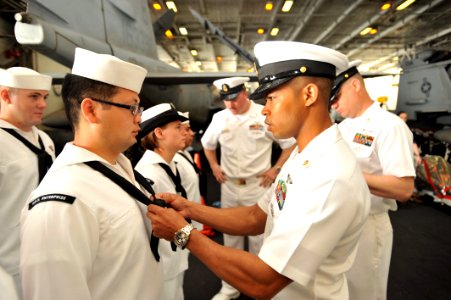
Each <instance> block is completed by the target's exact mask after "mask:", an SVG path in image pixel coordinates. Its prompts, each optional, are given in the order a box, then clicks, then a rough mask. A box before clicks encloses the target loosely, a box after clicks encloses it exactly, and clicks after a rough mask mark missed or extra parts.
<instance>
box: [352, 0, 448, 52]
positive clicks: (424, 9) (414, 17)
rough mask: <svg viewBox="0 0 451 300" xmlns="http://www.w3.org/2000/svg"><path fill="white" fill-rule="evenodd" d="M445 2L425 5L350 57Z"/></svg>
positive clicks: (441, 0) (438, 1)
mask: <svg viewBox="0 0 451 300" xmlns="http://www.w3.org/2000/svg"><path fill="white" fill-rule="evenodd" d="M443 1H444V0H435V1H433V2H431V3H429V4H426V5H423V6H422V7H420V8H419V9H417V10H416V11H414V12H412V13H411V14H410V15H408V16H407V17H406V18H405V19H402V20H400V21H399V22H397V23H396V24H395V25H393V26H391V27H389V28H387V29H385V30H384V31H382V32H381V33H379V34H378V35H377V36H375V37H374V38H372V39H371V40H369V41H368V42H367V43H365V44H362V45H360V46H359V47H358V48H357V49H354V50H351V51H349V52H348V54H347V55H348V56H352V55H354V54H356V53H358V52H360V51H362V49H364V48H366V47H367V46H369V45H370V44H372V43H374V42H376V41H378V40H380V39H381V38H383V37H385V36H386V35H388V34H390V33H392V32H393V31H394V30H396V29H398V28H399V27H401V26H403V25H405V24H407V23H408V22H410V21H412V20H414V19H416V18H418V16H419V15H421V14H422V13H423V12H425V11H426V10H428V9H431V8H433V7H434V6H436V5H438V4H440V3H442V2H443Z"/></svg>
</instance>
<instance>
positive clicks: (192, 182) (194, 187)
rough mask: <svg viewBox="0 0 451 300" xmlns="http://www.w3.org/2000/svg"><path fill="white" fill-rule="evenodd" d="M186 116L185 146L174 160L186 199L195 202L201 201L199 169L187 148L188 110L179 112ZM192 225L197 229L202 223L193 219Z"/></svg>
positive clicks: (189, 139)
mask: <svg viewBox="0 0 451 300" xmlns="http://www.w3.org/2000/svg"><path fill="white" fill-rule="evenodd" d="M181 114H182V115H183V116H184V117H186V118H187V120H186V121H183V122H182V128H183V129H184V130H185V146H184V149H182V150H180V151H178V152H177V153H176V154H175V156H174V161H175V162H176V163H177V169H178V170H179V172H180V177H181V179H182V185H183V187H184V188H185V190H186V195H187V197H188V199H190V200H191V201H194V202H196V203H202V200H201V194H200V186H199V173H200V170H199V168H198V166H197V165H196V163H195V162H194V159H193V157H192V156H191V153H190V152H189V151H188V149H189V148H190V147H191V144H192V143H193V139H194V132H193V130H192V129H191V125H190V121H189V112H185V113H181ZM192 223H193V226H194V227H196V228H197V229H199V230H202V224H200V223H199V222H196V221H193V222H192Z"/></svg>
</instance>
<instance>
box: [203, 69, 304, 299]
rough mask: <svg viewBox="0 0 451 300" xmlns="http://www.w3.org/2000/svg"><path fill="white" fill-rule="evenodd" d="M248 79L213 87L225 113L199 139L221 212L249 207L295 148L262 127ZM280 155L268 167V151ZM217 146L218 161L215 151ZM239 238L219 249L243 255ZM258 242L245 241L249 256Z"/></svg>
mask: <svg viewBox="0 0 451 300" xmlns="http://www.w3.org/2000/svg"><path fill="white" fill-rule="evenodd" d="M247 81H249V77H230V78H224V79H219V80H216V81H214V82H213V84H214V85H215V86H216V88H218V89H219V91H220V92H219V93H220V95H221V99H222V100H223V101H224V105H225V106H226V109H224V110H222V111H220V112H218V113H216V114H214V115H213V119H212V121H211V123H210V125H209V126H208V128H207V130H206V131H205V133H204V135H203V136H202V140H201V142H202V145H203V147H204V153H205V156H206V157H207V160H208V162H209V164H210V167H211V169H212V172H213V175H214V176H215V178H216V180H217V181H218V182H219V183H221V207H224V208H226V207H239V206H251V205H254V204H255V203H256V202H257V201H258V200H259V199H260V198H262V197H263V196H264V195H265V194H266V192H267V190H268V187H269V186H270V185H271V184H272V183H273V182H274V179H275V178H276V176H277V173H278V172H279V171H280V168H281V167H282V165H283V164H284V162H285V161H286V159H287V158H288V156H289V155H290V153H291V151H292V150H293V148H294V146H293V145H294V143H295V140H294V138H289V139H276V138H275V137H274V136H273V135H272V133H271V132H270V131H268V128H267V127H268V126H267V125H266V124H265V122H264V116H263V115H262V109H263V105H261V104H258V103H255V102H254V101H252V100H249V99H248V93H247V91H246V87H245V83H246V82H247ZM274 142H276V143H278V144H279V145H280V147H281V148H282V149H283V150H282V153H281V154H280V157H279V159H278V160H277V162H276V163H275V164H274V166H271V151H272V145H273V143H274ZM218 144H220V146H221V158H220V161H218V159H217V157H216V148H217V146H218ZM244 238H245V237H244V236H237V235H229V234H224V245H225V246H228V247H233V248H236V249H244V244H245V243H244ZM262 238H263V237H262V236H250V237H248V245H249V251H250V252H251V253H254V254H257V253H258V252H259V251H260V247H261V243H262ZM238 296H239V292H238V291H237V290H236V289H235V288H233V287H232V286H230V285H229V284H228V283H227V282H225V281H223V282H222V288H221V290H220V291H219V292H218V294H217V295H216V296H215V297H213V299H214V300H228V299H234V298H236V297H238Z"/></svg>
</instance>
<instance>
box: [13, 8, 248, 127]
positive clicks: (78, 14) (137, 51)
mask: <svg viewBox="0 0 451 300" xmlns="http://www.w3.org/2000/svg"><path fill="white" fill-rule="evenodd" d="M171 13H172V11H170V13H169V14H166V15H164V16H163V17H161V18H160V19H159V20H157V21H156V22H155V23H154V24H152V22H151V19H150V13H149V7H148V4H147V1H145V0H134V1H125V0H96V1H92V0H78V1H69V0H45V1H42V0H28V1H27V11H26V12H23V13H20V14H17V15H16V20H17V22H16V24H15V28H14V32H15V36H16V39H17V41H18V42H19V43H20V44H22V45H24V46H25V47H28V48H31V49H33V50H35V51H37V52H40V53H42V54H44V55H46V56H48V57H50V58H52V59H54V60H55V61H57V62H59V63H61V64H63V65H65V66H68V67H71V65H72V62H73V59H74V52H75V48H76V47H82V48H85V49H88V50H91V51H94V52H98V53H106V54H112V55H115V56H116V57H118V58H121V59H123V60H126V61H129V62H132V63H136V64H138V65H141V66H143V67H145V68H146V69H147V70H148V71H149V73H148V77H147V78H146V81H145V84H144V86H143V89H142V92H141V98H142V104H143V106H144V107H146V108H147V107H150V106H152V105H155V104H158V103H162V102H172V103H174V105H175V106H176V107H177V109H179V110H181V111H189V112H190V117H191V121H192V123H193V126H194V127H195V128H198V129H200V128H202V127H203V126H205V125H206V123H207V122H208V120H209V118H210V117H211V113H212V112H213V111H215V110H217V109H218V108H219V105H221V101H218V100H217V97H215V96H214V93H215V90H214V89H213V88H212V87H211V85H209V84H208V83H211V82H212V81H213V80H215V79H218V78H223V77H229V76H249V75H251V76H253V77H255V76H254V75H253V74H248V73H246V74H237V73H184V72H182V71H180V70H179V69H177V68H175V67H172V66H170V65H169V64H166V63H164V62H162V61H160V60H158V58H157V57H158V55H157V47H156V38H155V36H156V35H157V36H159V35H161V33H162V32H164V30H166V29H167V28H170V27H171V26H172V24H171V22H172V19H173V15H172V16H171ZM154 29H155V30H154ZM60 81H61V77H59V78H58V77H55V80H54V82H55V83H58V82H60ZM43 124H44V125H46V126H48V127H50V128H52V127H53V128H55V127H63V126H64V125H65V124H66V125H67V121H66V119H65V115H64V112H63V110H59V111H57V112H55V113H53V114H51V115H49V116H47V117H46V118H45V119H44V121H43Z"/></svg>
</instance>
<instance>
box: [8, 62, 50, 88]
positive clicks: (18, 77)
mask: <svg viewBox="0 0 451 300" xmlns="http://www.w3.org/2000/svg"><path fill="white" fill-rule="evenodd" d="M0 86H7V87H11V88H18V89H27V90H45V91H48V90H50V88H51V87H52V77H50V76H48V75H44V74H40V73H38V72H36V71H35V70H32V69H28V68H23V67H12V68H9V69H7V70H3V69H2V70H1V71H0Z"/></svg>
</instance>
